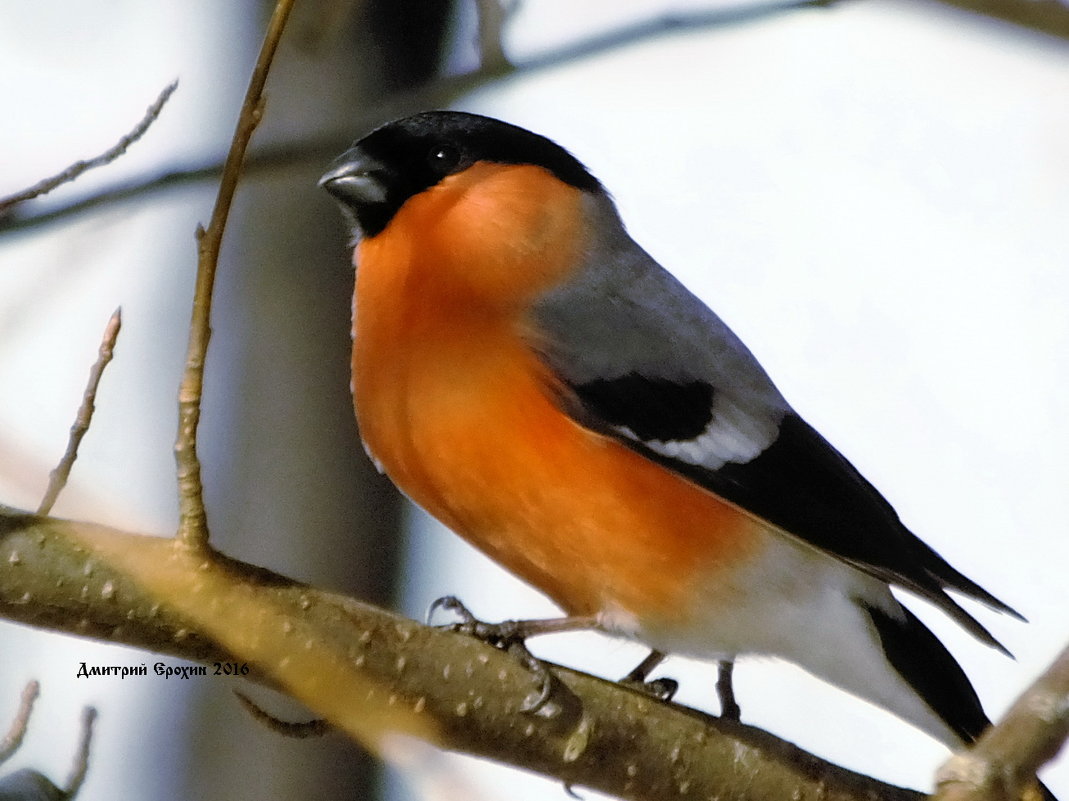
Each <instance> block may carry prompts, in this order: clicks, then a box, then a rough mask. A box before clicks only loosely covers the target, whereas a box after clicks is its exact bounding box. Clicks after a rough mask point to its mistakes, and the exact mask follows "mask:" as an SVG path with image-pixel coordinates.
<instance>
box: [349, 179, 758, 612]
mask: <svg viewBox="0 0 1069 801" xmlns="http://www.w3.org/2000/svg"><path fill="white" fill-rule="evenodd" d="M479 166H481V165H477V167H479ZM472 169H473V170H474V169H476V168H472ZM489 170H490V172H489V174H480V175H478V176H475V177H477V178H478V180H477V181H472V182H471V183H470V184H469V183H465V181H464V179H465V176H467V178H468V179H471V178H472V176H469V175H468V173H470V172H471V170H469V171H468V173H462V174H461V175H460V176H455V177H457V178H459V179H460V180H458V181H457V182H455V183H454V184H447V185H445V186H442V187H439V188H438V189H441V190H443V191H441V192H438V191H437V190H431V191H429V192H425V193H423V194H422V195H420V196H417V197H416V198H413V199H412V200H411V201H409V203H408V204H406V205H405V206H404V207H403V208H402V209H401V211H400V212H399V213H398V215H397V217H396V218H395V219H394V220H393V222H391V225H390V227H389V228H388V229H387V230H386V231H385V232H383V233H382V234H380V235H379V236H377V237H374V238H373V239H370V240H365V241H364V242H363V243H362V244H361V246H360V247H359V249H358V254H357V260H358V271H357V294H356V301H355V319H354V346H353V365H352V366H353V384H354V401H355V404H356V412H357V419H358V421H359V424H360V430H361V435H362V436H363V438H364V440H365V442H366V444H367V446H368V448H369V449H370V450H371V452H372V453H373V454H374V455H375V456H376V458H377V459H378V460H379V461H380V462H381V463H382V465H383V467H384V469H385V470H386V472H387V473H388V474H389V475H390V477H391V478H392V479H393V480H394V482H395V483H396V484H397V485H398V486H399V487H400V488H401V489H402V490H403V491H404V492H405V493H406V494H408V495H409V496H410V497H411V498H412V499H413V500H414V501H416V502H417V503H419V504H420V505H421V506H423V507H424V508H425V509H427V511H428V512H430V513H431V514H433V515H434V516H435V517H437V518H439V519H440V520H441V521H442V522H444V523H445V524H446V525H447V526H449V527H450V528H452V529H453V530H454V531H456V532H457V533H458V534H460V535H461V536H463V537H465V538H466V539H468V540H469V541H470V542H472V543H473V544H474V545H475V546H476V547H478V548H480V549H482V550H483V551H485V552H486V553H487V554H489V555H490V556H491V557H492V558H494V559H495V560H497V561H498V562H500V563H501V564H502V565H504V566H505V567H506V568H508V569H509V570H511V571H512V572H514V573H516V574H517V575H519V576H520V577H521V578H523V579H524V580H526V581H528V582H529V583H531V584H532V585H534V586H536V587H538V588H539V589H541V590H542V591H543V592H545V593H546V594H548V595H549V596H550V597H552V598H553V599H554V600H556V601H557V602H558V603H559V604H560V605H561V606H562V607H563V608H564V609H565V611H567V612H569V613H571V614H594V613H597V612H599V611H602V610H605V609H615V610H622V611H625V612H628V613H631V614H634V615H636V616H637V617H638V618H640V619H651V618H653V619H664V620H671V619H672V618H673V617H674V616H675V615H679V614H682V613H683V608H684V607H685V606H686V604H685V603H684V599H685V598H686V597H687V596H688V595H689V594H690V592H691V587H690V586H689V582H690V580H691V579H693V580H695V581H697V580H701V581H707V580H708V578H709V575H710V572H715V570H716V568H717V567H718V566H719V565H724V566H727V565H729V564H731V563H732V562H734V561H735V560H737V559H739V558H741V557H743V556H745V554H746V553H747V551H748V549H749V547H750V542H751V540H750V538H749V537H748V536H747V534H748V531H749V529H750V528H752V527H753V526H754V525H755V524H753V523H751V522H750V521H749V520H748V519H747V518H745V517H744V516H742V515H741V514H740V513H738V512H737V511H736V510H735V509H734V508H732V507H730V506H729V505H727V504H725V503H723V502H721V501H720V500H719V499H717V498H716V497H715V496H713V495H711V494H710V493H707V492H705V491H704V490H701V489H699V488H697V487H695V486H694V485H692V484H691V483H689V482H687V481H685V480H684V479H681V478H679V477H677V476H676V475H675V474H673V473H671V472H670V471H668V470H665V469H664V468H662V467H660V466H658V465H656V464H654V463H653V462H650V461H648V460H646V459H644V458H643V457H641V456H639V455H638V454H636V453H634V452H633V451H631V450H630V449H628V448H626V447H625V446H623V445H620V444H618V443H617V442H616V441H614V440H612V439H610V438H608V437H605V436H603V435H600V434H597V433H594V432H592V431H589V430H587V429H584V428H583V427H581V426H579V425H578V424H577V423H575V422H574V421H573V420H571V419H570V418H569V417H568V416H567V415H565V414H563V413H562V412H561V411H560V409H559V408H558V407H557V405H556V403H555V401H554V391H553V377H552V376H551V375H550V374H549V373H548V371H547V370H546V368H545V367H544V365H543V364H542V363H541V362H540V361H539V359H538V357H537V355H536V354H535V353H533V352H532V351H531V350H530V348H529V347H528V346H527V345H526V343H525V340H524V338H523V332H524V330H525V325H526V321H525V318H524V315H523V308H524V303H523V301H524V300H525V299H526V298H527V297H529V296H531V295H533V294H534V293H535V292H537V291H539V290H540V289H543V288H545V287H546V286H547V285H548V283H550V282H552V281H556V280H559V279H560V276H562V275H563V274H564V272H565V271H566V269H567V266H568V265H569V264H570V263H571V261H572V259H573V258H574V256H575V254H576V252H577V248H579V247H580V246H581V240H582V230H581V219H582V218H581V215H580V214H579V208H578V203H579V196H578V194H579V193H578V192H577V191H576V190H572V189H570V188H569V187H565V186H563V185H561V184H560V183H559V182H557V181H551V180H548V179H546V177H545V176H544V174H542V172H541V171H540V170H537V169H536V168H525V167H504V166H500V165H496V166H494V167H490V168H489ZM495 182H496V184H495ZM488 186H489V187H490V188H489V189H488ZM491 190H493V191H496V192H498V193H502V192H504V193H508V194H509V195H510V196H514V197H518V198H521V200H519V201H517V202H516V203H511V204H503V203H502V202H501V198H500V197H498V198H494V197H488V196H487V195H486V194H485V193H487V192H489V191H491ZM547 194H553V195H554V196H553V197H549V198H547V197H545V195H547ZM487 208H490V209H495V208H496V209H505V210H506V211H505V212H504V213H505V214H506V216H508V217H509V219H508V220H506V221H502V220H501V219H497V220H489V221H488V220H486V219H483V218H481V217H480V216H479V215H480V214H482V213H484V212H485V210H486V209H487ZM473 226H474V227H475V228H476V229H477V230H476V233H477V235H476V236H475V237H472V236H471V228H472V227H473ZM506 235H507V237H508V241H507V242H504V241H502V237H505V236H506ZM495 236H496V237H497V239H496V240H495V239H494V237H495Z"/></svg>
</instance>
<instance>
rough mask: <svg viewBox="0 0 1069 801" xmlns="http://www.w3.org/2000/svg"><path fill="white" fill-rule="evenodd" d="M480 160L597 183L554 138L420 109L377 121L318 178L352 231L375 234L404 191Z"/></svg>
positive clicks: (591, 187)
mask: <svg viewBox="0 0 1069 801" xmlns="http://www.w3.org/2000/svg"><path fill="white" fill-rule="evenodd" d="M479 161H490V162H498V163H501V164H533V165H535V166H538V167H544V168H545V169H547V170H549V171H550V172H551V173H553V174H554V175H555V176H556V177H557V178H559V179H560V180H561V181H563V182H564V183H566V184H570V185H571V186H574V187H576V188H578V189H583V190H586V191H591V192H593V191H597V190H599V189H600V188H601V184H600V183H599V182H598V180H597V179H596V178H595V177H594V176H593V175H591V174H590V173H589V172H588V171H587V169H586V167H584V166H583V165H582V163H580V162H579V160H578V159H576V158H575V157H574V156H573V155H572V154H571V153H569V152H568V151H567V150H565V149H564V148H562V147H561V146H560V145H558V144H556V143H555V142H553V141H552V140H550V139H547V138H546V137H544V136H540V135H538V134H536V133H532V132H531V131H528V130H525V129H524V128H520V127H518V126H516V125H510V124H509V123H506V122H501V121H500V120H495V119H492V118H490V117H482V116H479V115H478V114H467V113H464V112H460V111H425V112H423V113H421V114H416V115H414V116H412V117H405V118H404V119H400V120H395V121H394V122H390V123H387V124H386V125H383V126H382V127H380V128H376V129H375V130H374V131H372V132H371V133H369V134H368V135H367V136H365V137H364V138H363V139H361V140H360V141H359V142H357V143H356V145H354V146H353V147H352V148H351V149H350V150H348V151H346V152H345V153H343V154H342V155H341V156H340V157H339V158H338V160H337V162H336V165H335V166H334V168H333V169H331V170H330V172H328V173H327V174H326V175H324V176H323V178H322V179H321V180H320V182H319V185H320V186H322V187H323V188H324V189H326V190H327V191H328V192H330V193H331V194H332V195H334V196H335V197H336V198H337V199H338V200H339V202H340V203H341V204H342V208H343V209H344V210H345V211H346V212H347V213H348V214H349V215H350V216H351V217H352V220H353V223H354V224H355V226H356V227H357V229H358V234H360V235H363V236H375V235H376V234H378V233H380V232H382V230H383V229H385V228H386V226H387V225H388V224H389V222H390V220H391V219H393V216H394V214H396V213H397V211H398V209H400V208H401V206H402V205H404V203H405V201H407V200H408V199H409V198H410V197H413V196H414V195H417V194H419V193H420V192H422V191H423V190H424V189H427V188H429V187H432V186H434V185H435V184H437V183H438V182H439V181H440V180H442V178H444V177H446V176H447V175H452V174H454V173H458V172H461V171H463V170H465V169H467V168H468V167H470V166H471V165H473V164H475V163H476V162H479Z"/></svg>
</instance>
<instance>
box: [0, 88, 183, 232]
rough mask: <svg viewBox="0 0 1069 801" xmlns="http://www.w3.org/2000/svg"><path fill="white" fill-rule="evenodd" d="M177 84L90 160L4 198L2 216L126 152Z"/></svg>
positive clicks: (151, 121) (1, 208)
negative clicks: (132, 126)
mask: <svg viewBox="0 0 1069 801" xmlns="http://www.w3.org/2000/svg"><path fill="white" fill-rule="evenodd" d="M177 88H178V81H174V82H172V83H171V84H169V85H168V86H166V87H165V88H164V90H163V91H162V92H160V94H159V97H157V98H156V101H155V102H154V103H153V104H152V105H151V106H149V107H148V110H147V111H145V116H144V117H142V118H141V122H139V123H138V124H137V125H136V126H134V128H133V130H131V131H130V133H128V134H126V136H124V137H123V138H122V139H120V140H119V141H118V142H116V143H115V144H114V145H112V146H111V147H110V148H108V149H107V150H105V151H104V152H103V153H101V154H100V155H99V156H96V157H95V158H91V159H88V160H87V161H76V162H74V164H72V165H70V166H69V167H67V169H65V170H64V171H63V172H61V173H59V174H58V175H53V176H52V177H51V178H45V179H44V180H43V181H39V182H38V183H36V184H34V185H33V186H31V187H30V188H29V189H23V190H22V191H21V192H16V193H15V194H13V195H9V196H8V197H5V198H0V217H2V216H3V215H4V214H6V213H7V212H8V211H9V210H10V209H11V208H12V207H13V206H16V205H18V204H19V203H22V202H24V201H27V200H31V199H32V198H35V197H40V196H41V195H43V194H46V193H47V192H51V191H52V190H53V189H55V188H56V187H57V186H62V185H63V184H65V183H69V182H71V181H73V180H74V179H75V178H77V177H78V176H79V175H81V174H82V173H83V172H85V171H86V170H91V169H93V168H94V167H103V166H104V165H105V164H111V162H113V161H115V159H117V158H119V156H121V155H122V154H123V153H125V152H126V149H127V148H128V147H130V145H132V144H133V143H134V142H136V141H137V140H138V139H140V138H141V137H142V136H143V135H144V133H145V131H147V130H148V129H149V127H150V126H151V125H152V123H154V122H155V121H156V119H157V118H158V117H159V116H160V112H161V111H163V107H164V105H165V104H166V103H167V101H168V100H169V99H170V97H171V95H172V94H173V93H174V90H175V89H177Z"/></svg>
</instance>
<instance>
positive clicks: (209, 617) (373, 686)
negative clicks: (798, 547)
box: [0, 507, 921, 801]
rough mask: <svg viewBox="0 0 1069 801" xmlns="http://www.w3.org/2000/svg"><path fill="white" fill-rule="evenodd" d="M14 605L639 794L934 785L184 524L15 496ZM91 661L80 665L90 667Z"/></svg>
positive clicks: (399, 726)
mask: <svg viewBox="0 0 1069 801" xmlns="http://www.w3.org/2000/svg"><path fill="white" fill-rule="evenodd" d="M0 615H2V616H4V617H6V618H8V619H10V620H15V621H18V622H22V623H28V624H30V625H34V626H39V627H44V628H49V629H54V630H59V631H65V632H69V633H72V634H78V635H81V636H87V637H92V638H95V639H100V640H105V641H109V642H116V643H123V644H126V645H133V646H136V647H139V648H144V649H148V650H150V651H154V652H156V653H162V654H168V655H172V656H178V657H182V658H185V659H190V660H194V661H198V662H203V663H208V664H210V663H212V662H246V661H247V662H249V663H250V664H251V665H252V667H253V675H252V677H254V678H256V679H258V680H259V681H261V682H263V683H265V684H268V685H272V686H275V687H278V688H280V689H283V690H285V691H286V692H289V693H290V694H292V695H294V696H295V697H297V698H298V699H300V700H301V701H303V702H304V703H305V704H307V705H309V706H310V707H311V708H312V709H314V710H315V711H316V712H317V713H318V714H321V715H323V716H324V717H326V718H327V719H329V720H330V721H331V722H332V723H333V724H334V725H335V726H337V727H339V728H341V729H343V730H344V731H346V732H347V733H348V734H349V735H350V736H353V737H355V738H357V739H359V740H360V741H361V742H363V743H365V744H367V745H369V746H370V747H372V748H377V747H379V746H380V745H381V743H382V742H383V739H384V738H387V737H389V736H390V735H391V734H394V733H397V732H403V733H406V734H408V735H410V736H415V737H418V738H420V739H423V740H426V741H428V742H431V743H434V744H436V745H438V746H440V747H442V748H446V749H450V750H457V751H463V752H467V753H470V754H475V755H478V756H483V757H488V758H490V759H494V760H497V761H499V762H504V763H507V764H512V765H516V766H518V767H522V768H526V769H528V770H534V771H538V772H540V773H543V774H546V775H548V776H553V777H556V778H558V779H560V780H561V781H563V782H567V783H569V784H571V785H575V786H584V787H590V788H594V789H597V790H600V791H603V792H606V793H610V794H613V795H616V796H618V797H620V798H625V799H636V800H640V799H643V800H649V801H652V799H664V798H668V797H672V798H679V799H683V800H684V801H686V799H705V798H709V797H721V798H725V797H726V798H747V799H782V798H793V799H797V801H805V800H806V799H814V801H815V800H816V799H822V801H873V799H885V800H886V801H919V799H920V798H921V795H920V794H918V793H916V792H913V791H911V790H904V789H901V788H898V787H893V786H891V785H887V784H882V783H880V782H877V781H875V780H873V779H870V778H867V777H864V776H861V775H859V774H856V773H852V772H850V771H847V770H844V769H842V768H839V767H837V766H835V765H832V764H830V763H827V762H825V761H823V760H820V759H818V758H817V757H815V756H812V755H810V754H807V753H806V752H804V751H801V750H800V749H798V748H796V747H795V746H793V745H791V744H789V743H787V742H784V741H782V740H779V739H777V738H775V737H773V736H772V735H770V734H767V733H766V732H763V731H760V730H758V729H754V728H752V727H749V726H745V725H742V724H739V723H734V722H731V721H724V720H720V719H718V718H714V717H710V716H707V715H704V714H701V713H699V712H696V711H694V710H691V709H686V708H684V707H680V706H676V705H673V704H667V703H663V702H661V701H658V700H656V699H654V698H651V697H649V696H647V695H644V694H642V693H640V692H636V691H632V690H629V689H625V688H623V687H620V686H619V685H617V684H615V683H612V682H607V681H604V680H601V679H598V678H596V677H593V676H589V675H585V674H582V673H578V672H575V671H572V670H568V669H566V668H560V667H554V668H553V672H554V674H555V676H557V677H558V678H559V686H558V687H557V689H556V692H555V694H554V697H553V699H552V701H551V702H550V705H549V706H548V707H547V708H546V709H545V710H544V711H543V712H541V713H539V714H536V715H526V714H523V713H521V712H520V711H519V707H520V705H521V704H522V702H523V700H524V698H525V697H526V696H527V695H528V694H529V693H530V692H532V691H533V690H534V689H535V687H534V684H533V682H532V678H531V676H530V674H528V673H527V672H526V671H525V670H524V668H522V667H521V666H520V665H519V664H518V663H516V662H515V661H514V660H513V659H512V658H510V657H509V656H508V655H507V654H504V653H502V652H500V651H497V650H495V649H493V648H491V647H489V646H487V645H485V644H483V643H480V642H478V641H476V640H473V639H471V638H469V637H466V636H462V635H458V634H454V633H451V632H448V631H444V630H441V629H435V628H430V627H427V626H423V625H420V624H418V623H415V622H413V621H411V620H407V619H405V618H402V617H399V616H397V615H394V614H391V613H389V612H385V611H383V610H380V609H376V608H374V607H371V606H368V605H366V604H363V603H360V602H358V601H355V600H353V599H350V598H345V597H341V596H338V595H333V594H330V593H326V592H322V591H319V590H316V589H314V588H311V587H308V586H305V585H302V584H299V583H297V582H295V581H292V580H290V579H288V578H285V577H283V576H279V575H277V574H274V573H271V572H269V571H266V570H263V569H262V568H258V567H255V566H252V565H248V564H244V563H241V562H237V561H234V560H231V559H227V558H226V557H223V556H221V555H216V556H214V557H212V558H208V559H204V558H203V556H199V555H196V554H193V553H191V552H190V551H189V550H188V549H184V548H181V547H179V546H177V545H176V543H175V541H174V540H170V539H162V538H157V537H149V536H142V535H137V534H130V533H125V532H121V531H117V530H115V529H110V528H105V527H102V526H96V525H92V524H88V523H78V522H73V521H65V520H59V519H55V518H50V517H42V516H38V515H32V514H27V513H23V512H19V511H16V510H13V509H10V508H7V507H0ZM78 667H79V666H77V665H71V671H72V673H74V672H75V671H76V670H77V669H78Z"/></svg>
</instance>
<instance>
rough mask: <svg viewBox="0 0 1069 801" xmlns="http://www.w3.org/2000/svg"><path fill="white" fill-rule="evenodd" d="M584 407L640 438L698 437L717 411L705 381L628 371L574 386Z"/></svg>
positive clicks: (604, 420) (675, 438) (680, 438)
mask: <svg viewBox="0 0 1069 801" xmlns="http://www.w3.org/2000/svg"><path fill="white" fill-rule="evenodd" d="M573 390H574V391H575V394H576V396H578V398H579V400H580V402H581V403H582V405H583V407H584V408H585V409H586V410H587V411H588V412H589V413H592V414H594V415H595V416H596V417H597V418H598V419H599V420H601V421H603V422H605V423H608V424H609V425H610V426H613V427H618V428H625V427H626V428H628V429H630V430H631V431H632V432H633V433H634V434H635V436H637V437H638V438H639V439H642V440H646V441H650V440H655V441H660V442H667V441H670V440H686V439H694V438H695V437H698V436H700V435H701V433H702V432H703V431H705V427H706V426H707V425H709V421H710V420H711V419H712V414H713V411H712V410H713V388H712V387H711V386H710V385H709V384H707V383H705V382H703V381H689V382H686V383H677V382H675V381H669V380H667V379H664V378H649V377H647V376H643V375H639V374H638V373H628V374H627V375H623V376H619V377H618V378H608V379H597V380H595V381H588V382H586V383H584V384H578V385H575V386H573Z"/></svg>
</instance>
